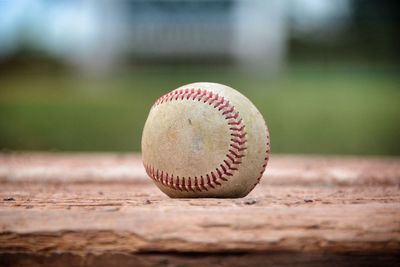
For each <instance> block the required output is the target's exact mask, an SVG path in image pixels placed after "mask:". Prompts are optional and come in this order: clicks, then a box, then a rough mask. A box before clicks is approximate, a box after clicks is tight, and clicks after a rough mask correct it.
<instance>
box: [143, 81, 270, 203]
mask: <svg viewBox="0 0 400 267" xmlns="http://www.w3.org/2000/svg"><path fill="white" fill-rule="evenodd" d="M269 153H270V139H269V132H268V128H267V125H266V123H265V121H264V119H263V117H262V115H261V113H260V112H259V111H258V110H257V108H256V107H255V106H254V105H253V103H251V102H250V100H249V99H247V98H246V97H245V96H243V95H242V94H241V93H239V92H238V91H236V90H234V89H233V88H231V87H228V86H225V85H222V84H217V83H208V82H198V83H192V84H188V85H184V86H182V87H179V88H177V89H175V90H173V91H171V92H169V93H167V94H165V95H163V96H161V97H160V98H159V99H158V100H157V101H156V102H155V103H154V105H153V106H152V108H151V110H150V113H149V116H148V118H147V121H146V123H145V126H144V129H143V135H142V159H143V165H144V167H145V169H146V172H147V174H148V175H149V177H150V178H151V179H153V181H154V182H155V184H156V185H157V186H158V187H159V188H160V189H161V191H163V192H164V193H165V194H167V195H168V196H170V197H173V198H184V197H186V198H194V197H219V198H238V197H244V196H246V195H247V194H248V193H249V192H250V191H251V190H252V189H253V188H254V187H255V186H256V185H257V184H258V182H259V181H260V179H261V177H262V175H263V173H264V171H265V168H266V166H267V163H268V159H269Z"/></svg>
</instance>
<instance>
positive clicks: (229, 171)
mask: <svg viewBox="0 0 400 267" xmlns="http://www.w3.org/2000/svg"><path fill="white" fill-rule="evenodd" d="M182 100H192V101H196V100H197V101H198V102H201V103H203V104H208V105H210V106H212V107H213V108H214V109H216V110H217V111H218V112H220V113H221V115H222V116H223V118H224V119H225V120H226V121H227V123H228V126H229V131H230V144H229V149H228V152H227V154H226V155H225V159H224V160H223V161H222V163H221V164H220V165H219V166H218V167H216V168H215V169H214V170H213V171H211V172H209V173H207V174H204V175H200V176H194V177H192V176H187V177H183V176H177V175H175V176H174V174H171V173H168V172H165V171H162V170H159V169H157V168H155V167H154V166H151V165H150V164H146V163H144V167H145V169H146V172H147V174H148V175H149V176H150V177H151V178H152V179H153V180H154V181H156V182H159V183H161V184H163V185H164V186H167V187H170V188H172V189H175V190H179V191H187V192H189V191H192V192H196V191H199V192H202V191H208V190H209V189H214V188H216V187H217V186H221V185H222V183H223V182H225V181H228V180H229V177H231V176H233V174H234V172H235V171H238V169H239V165H240V164H241V163H242V158H243V157H245V150H246V149H247V147H246V142H247V140H246V135H247V133H246V131H245V125H244V123H243V120H242V118H241V117H240V114H239V112H238V111H236V109H235V107H234V106H233V105H232V104H231V103H230V102H229V101H228V100H226V99H225V98H224V97H222V96H220V95H218V94H217V93H213V92H211V91H207V90H201V89H197V90H196V89H180V90H175V91H172V92H170V93H167V94H165V95H163V96H161V97H160V98H159V99H158V100H157V101H156V102H155V103H154V105H153V107H155V106H158V105H161V104H163V103H167V102H171V101H182Z"/></svg>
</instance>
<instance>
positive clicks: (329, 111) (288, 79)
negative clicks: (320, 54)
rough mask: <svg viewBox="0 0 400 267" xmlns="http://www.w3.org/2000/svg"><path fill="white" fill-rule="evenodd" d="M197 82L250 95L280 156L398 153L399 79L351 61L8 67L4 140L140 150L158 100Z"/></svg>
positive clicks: (0, 82)
mask: <svg viewBox="0 0 400 267" xmlns="http://www.w3.org/2000/svg"><path fill="white" fill-rule="evenodd" d="M194 81H214V82H220V83H225V84H228V85H231V86H232V87H234V88H237V89H239V90H240V91H241V92H242V93H244V94H245V95H246V96H247V97H248V98H249V99H251V100H252V101H253V102H254V104H255V105H256V106H257V107H258V108H259V109H260V111H261V112H262V114H263V115H264V116H265V118H266V120H267V123H268V126H269V128H270V132H271V144H272V150H273V152H275V153H323V154H383V155H399V154H400V140H399V137H400V124H399V121H400V120H399V117H400V105H399V104H400V102H399V100H400V88H399V81H400V79H399V78H397V76H396V74H395V73H390V72H389V71H385V70H383V71H380V70H379V69H378V70H370V69H362V68H351V67H348V66H345V67H341V66H339V67H334V68H321V67H318V66H306V67H304V66H297V67H294V68H292V69H291V70H290V71H288V72H287V73H285V74H282V75H280V76H278V78H272V77H271V76H265V75H263V73H251V72H245V71H241V70H237V69H229V68H222V67H214V68H211V67H193V66H192V67H187V66H186V67H185V66H180V67H179V66H178V67H175V68H173V69H169V68H168V66H165V67H158V68H155V67H153V68H149V67H148V68H138V69H134V70H129V71H125V72H124V73H122V72H120V73H118V74H114V75H110V76H106V77H97V78H93V77H92V78H87V77H86V78H83V77H81V76H78V75H74V74H51V75H49V73H40V72H39V73H31V74H26V73H25V74H19V75H17V74H15V75H11V74H9V75H7V76H1V77H0V147H1V148H2V149H3V150H60V151H139V150H140V139H141V131H142V128H143V125H144V122H145V119H146V116H147V113H148V111H149V108H150V106H151V105H152V103H153V102H154V100H155V99H156V98H157V97H158V96H160V95H161V94H164V93H166V92H167V91H169V90H171V89H174V88H176V87H178V86H180V85H183V84H185V83H189V82H194Z"/></svg>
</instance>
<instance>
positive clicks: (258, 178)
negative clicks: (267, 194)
mask: <svg viewBox="0 0 400 267" xmlns="http://www.w3.org/2000/svg"><path fill="white" fill-rule="evenodd" d="M265 127H267V126H265ZM266 139H267V149H266V150H265V158H264V163H263V165H262V168H261V171H260V174H259V176H258V177H257V181H256V182H255V183H254V185H253V188H254V187H255V186H256V185H257V184H258V183H259V182H260V180H261V178H262V176H263V174H264V172H265V169H266V168H267V165H268V161H269V152H270V146H269V144H270V142H269V141H270V140H269V133H268V130H267V138H266Z"/></svg>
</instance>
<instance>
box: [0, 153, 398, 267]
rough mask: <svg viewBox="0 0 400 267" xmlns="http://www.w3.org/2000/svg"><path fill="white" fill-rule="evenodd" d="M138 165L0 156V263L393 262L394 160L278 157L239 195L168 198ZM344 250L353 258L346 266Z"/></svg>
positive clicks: (106, 157) (131, 160)
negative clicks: (244, 259)
mask: <svg viewBox="0 0 400 267" xmlns="http://www.w3.org/2000/svg"><path fill="white" fill-rule="evenodd" d="M139 159H140V157H139V156H138V155H130V154H129V155H112V154H103V155H96V154H93V155H68V154H67V155H66V154H3V155H1V156H0V177H1V178H0V179H1V182H0V265H1V262H2V260H4V264H5V265H9V263H10V262H11V261H12V259H14V260H15V262H20V261H21V260H23V259H24V257H25V259H30V261H31V263H32V266H35V264H36V263H37V262H40V261H41V260H44V259H53V260H55V258H54V257H55V256H54V255H56V254H57V255H63V257H65V258H69V257H70V260H76V259H89V258H90V259H91V260H90V263H93V262H97V261H98V260H99V259H100V258H101V257H103V258H104V259H108V260H110V259H113V260H114V262H119V261H120V259H121V257H122V258H125V259H126V260H127V261H130V260H133V259H136V260H139V259H140V260H144V261H143V262H142V264H141V265H139V266H147V265H146V264H144V262H147V261H146V260H145V259H148V260H154V259H155V260H154V261H155V262H158V260H160V262H164V263H165V261H167V262H170V263H171V261H172V259H175V260H176V261H174V264H178V263H179V262H180V263H182V264H184V265H188V266H190V262H191V260H192V258H193V257H194V258H196V257H197V256H194V255H204V257H205V258H208V259H209V260H210V261H208V262H209V263H210V262H213V261H215V262H216V261H217V260H216V259H217V256H212V255H216V254H213V253H217V254H218V255H220V256H221V257H224V256H223V255H229V257H227V256H226V257H227V258H226V259H228V258H229V260H226V262H230V261H232V262H236V263H240V262H241V261H240V260H239V259H236V258H235V257H237V256H238V255H242V253H245V254H246V255H249V256H248V257H250V258H249V259H248V260H247V262H252V260H254V261H260V262H261V260H262V261H268V259H269V260H271V259H280V260H279V263H282V266H284V265H283V263H285V262H286V264H290V263H293V262H295V261H290V259H292V260H294V259H295V258H291V257H288V256H287V255H288V254H293V255H301V256H298V257H297V258H296V259H297V260H298V262H297V263H299V264H300V265H301V264H303V265H307V264H308V263H309V260H310V259H311V260H315V261H319V262H320V263H321V264H320V265H316V266H322V265H324V266H330V265H329V264H328V259H330V262H336V263H337V262H341V260H343V261H346V262H352V260H353V261H355V262H358V260H359V261H360V262H359V264H360V265H364V264H365V266H368V265H369V264H370V263H371V262H373V261H371V260H366V259H367V258H368V257H370V258H371V259H372V258H373V259H375V260H376V259H379V258H380V257H381V258H382V259H386V260H388V263H394V262H395V261H397V260H398V257H397V256H398V253H399V251H400V187H399V184H400V160H399V159H394V158H363V159H357V158H344V159H343V158H338V157H336V158H330V157H300V156H296V157H294V156H279V157H274V158H273V159H272V161H271V166H270V168H268V172H267V175H266V177H264V179H263V180H262V182H261V184H260V185H259V186H257V187H256V189H255V190H254V191H253V192H252V193H251V194H250V195H249V196H248V197H246V198H243V199H170V198H168V197H166V196H164V195H163V194H162V193H161V192H160V191H159V190H158V189H157V188H156V187H155V186H154V185H153V184H152V182H151V181H150V180H149V178H146V177H145V174H144V171H143V169H142V167H141V164H140V160H139ZM142 253H145V254H142ZM148 253H151V254H148ZM176 253H178V254H179V255H181V256H177V254H176ZM188 253H189V254H188ZM190 253H201V254H190ZM238 253H239V254H238ZM344 253H345V254H344ZM348 253H351V255H361V256H357V257H358V258H357V257H356V256H354V257H355V258H351V259H350V260H349V259H348V258H346V256H345V255H348ZM93 255H96V256H93ZM116 255H117V256H116ZM118 255H120V256H118ZM121 255H127V256H121ZM134 255H136V256H134ZM149 255H155V256H149ZM162 255H164V256H162ZM185 255H186V256H185ZM188 255H189V256H188ZM207 255H208V256H207ZM243 255H244V254H243ZM277 255H278V256H277ZM282 255H284V256H282ZM323 255H326V256H325V257H323ZM329 255H330V256H329ZM335 255H336V256H337V258H335V257H336V256H335ZM340 255H341V256H340ZM385 255H386V256H385ZM281 256H282V257H281ZM60 257H61V256H60ZM152 257H153V258H152ZM176 257H178V258H179V257H181V258H179V259H178V258H176ZM274 257H275V258H274ZM319 257H322V258H319ZM332 257H333V258H332ZM385 257H386V258H385ZM185 259H186V260H185ZM235 259H236V260H235ZM140 260H139V261H140ZM287 261H289V262H287ZM81 262H82V261H81ZM83 262H85V264H84V265H90V264H86V263H88V262H87V261H86V260H85V261H83ZM171 264H172V263H171ZM243 264H244V263H243ZM57 265H59V266H65V264H64V265H63V264H62V262H61V263H60V262H58V263H57ZM161 265H162V264H161ZM164 265H165V264H164ZM178 265H179V264H178ZM237 265H238V266H240V264H237ZM355 265H357V264H356V263H355ZM92 266H95V265H92ZM115 266H116V265H115ZM172 266H173V264H172ZM217 266H218V265H217ZM220 266H225V265H222V264H220Z"/></svg>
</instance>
